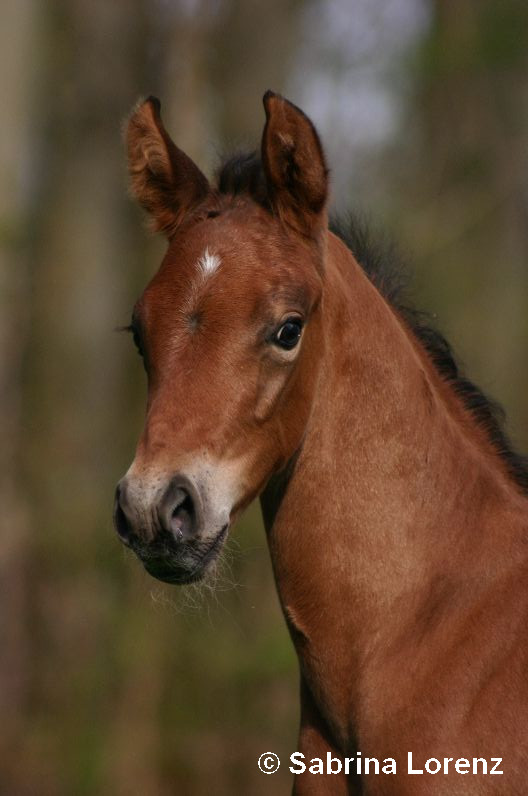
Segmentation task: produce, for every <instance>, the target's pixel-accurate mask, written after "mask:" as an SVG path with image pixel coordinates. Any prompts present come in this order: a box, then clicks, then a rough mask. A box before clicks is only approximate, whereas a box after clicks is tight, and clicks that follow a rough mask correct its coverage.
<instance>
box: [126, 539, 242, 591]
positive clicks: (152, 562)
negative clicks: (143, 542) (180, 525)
mask: <svg viewBox="0 0 528 796" xmlns="http://www.w3.org/2000/svg"><path fill="white" fill-rule="evenodd" d="M228 530H229V526H228V525H224V527H223V528H222V529H221V531H220V532H219V533H217V535H216V536H215V537H214V539H213V541H212V543H211V544H210V545H209V546H208V547H207V548H206V549H205V551H204V552H203V554H202V555H201V557H199V558H196V555H193V557H192V558H191V559H189V560H186V557H185V556H182V557H178V558H177V559H176V558H175V557H174V556H169V557H166V558H165V557H164V558H147V559H143V558H142V557H141V556H140V557H141V560H142V563H143V566H144V567H145V569H146V571H147V572H148V573H149V575H152V577H153V578H156V580H161V581H163V583H170V584H171V585H176V586H185V585H187V584H190V583H197V582H198V581H200V580H201V579H202V578H203V577H204V575H205V573H206V572H207V570H208V569H209V567H210V566H211V565H212V564H213V562H214V561H215V560H216V559H217V558H218V555H219V554H220V551H221V549H222V546H223V543H224V541H225V538H226V536H227V533H228Z"/></svg>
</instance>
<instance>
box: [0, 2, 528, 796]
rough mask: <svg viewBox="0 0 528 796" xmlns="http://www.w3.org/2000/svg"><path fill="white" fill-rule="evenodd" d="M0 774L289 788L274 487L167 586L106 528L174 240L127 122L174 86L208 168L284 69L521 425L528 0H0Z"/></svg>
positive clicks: (165, 98)
mask: <svg viewBox="0 0 528 796" xmlns="http://www.w3.org/2000/svg"><path fill="white" fill-rule="evenodd" d="M0 21H1V24H0V87H1V109H2V123H1V126H0V168H1V172H0V257H1V260H0V263H1V268H0V280H1V281H0V308H1V309H0V385H1V401H2V403H1V423H0V435H1V436H0V462H1V482H0V517H1V519H0V523H1V544H0V583H1V601H0V791H1V792H2V793H5V794H9V796H30V795H31V796H32V795H33V794H35V795H36V794H38V796H71V795H72V794H75V796H84V794H103V795H106V794H108V795H110V794H111V795H112V796H128V795H129V794H134V795H135V794H141V795H142V796H169V794H171V795H172V794H183V796H203V795H204V794H214V795H215V796H224V795H225V796H227V795H228V794H229V795H230V796H232V794H279V793H288V792H289V787H290V775H289V774H288V772H287V771H286V768H287V766H286V765H285V763H283V767H282V769H281V771H280V773H279V774H277V775H275V776H274V777H266V776H263V775H262V774H261V773H260V772H259V771H258V770H257V766H256V760H257V757H258V755H259V754H260V753H261V752H263V751H268V750H273V751H275V752H277V753H279V754H280V755H282V756H283V758H286V757H287V755H289V754H290V753H291V752H292V751H294V749H295V743H296V732H297V723H298V696H297V688H298V684H297V671H296V662H295V658H294V654H293V652H292V648H291V645H290V642H289V639H288V637H287V633H286V630H285V627H284V624H283V621H282V618H281V615H280V611H279V608H278V603H277V598H276V596H275V591H274V585H273V580H272V575H271V568H270V564H269V560H268V553H267V549H266V545H265V538H264V533H263V531H262V528H261V524H260V515H259V510H258V507H254V509H252V510H251V511H250V512H249V515H248V517H247V518H246V519H245V520H244V521H243V522H241V523H240V525H239V527H238V528H237V530H236V532H235V533H234V538H233V540H232V541H231V543H230V545H229V550H228V553H227V562H226V565H225V568H224V574H223V576H222V577H221V578H220V580H219V582H218V584H217V588H216V589H215V590H207V589H202V590H200V589H188V590H185V591H184V590H178V589H176V588H171V587H168V586H167V587H164V586H163V585H161V584H158V583H156V582H155V581H153V580H151V579H149V578H148V576H147V575H145V574H144V573H143V572H142V570H141V568H140V566H139V565H138V563H137V562H136V560H135V559H134V558H133V557H131V556H129V555H127V554H126V553H125V552H124V551H123V549H122V547H121V545H120V544H119V543H118V542H117V539H116V538H115V534H114V531H113V529H112V524H111V507H112V496H113V489H114V485H115V482H116V481H117V479H118V478H119V477H120V476H121V475H122V473H123V472H124V471H125V469H126V468H127V467H128V464H129V462H130V460H131V458H132V455H133V450H134V445H135V441H136V437H137V435H138V433H139V430H140V428H141V424H142V415H143V407H144V399H145V384H144V379H143V371H142V368H141V366H140V363H139V361H138V359H137V356H136V354H135V352H134V350H133V346H132V344H131V341H130V339H128V337H127V336H126V335H122V334H118V333H116V332H114V328H115V327H117V326H121V325H123V324H126V323H128V320H129V316H130V310H131V307H132V304H133V302H134V300H135V298H136V297H137V295H138V294H139V292H140V290H141V288H142V286H143V285H144V283H145V282H146V280H147V279H148V278H149V276H150V275H151V274H153V272H154V271H155V269H156V267H157V265H158V263H159V260H160V257H161V253H162V251H163V243H162V242H161V241H159V240H156V239H153V238H149V236H148V235H147V234H146V233H145V231H144V226H143V220H142V218H141V214H140V212H139V211H138V210H137V208H136V207H135V206H133V205H132V203H131V201H130V200H129V199H128V198H127V194H126V175H125V166H124V157H123V152H122V143H121V133H120V128H121V124H122V121H123V119H124V118H125V117H126V115H127V113H128V112H129V110H130V109H131V107H132V105H133V104H134V102H135V101H136V100H137V98H138V97H139V96H140V95H145V94H149V93H153V94H156V95H157V96H159V97H160V98H161V99H162V103H163V109H164V118H165V121H166V124H167V126H168V128H169V129H170V130H171V131H172V133H173V135H174V138H175V140H176V141H177V143H178V144H179V145H180V146H181V147H182V148H183V149H185V150H186V151H187V152H188V153H189V154H190V155H191V156H192V157H194V158H195V159H196V160H197V161H198V163H199V164H200V165H201V166H202V168H203V169H204V170H206V171H207V172H209V173H210V172H211V171H212V170H213V169H214V167H215V164H216V163H217V162H218V159H219V157H220V156H221V154H222V153H223V152H227V151H229V150H230V149H231V148H233V147H240V146H250V147H254V146H256V145H258V142H259V138H260V134H261V129H262V125H263V111H262V106H261V97H262V94H263V92H264V90H265V89H267V88H273V89H274V90H276V91H280V92H282V93H284V94H285V95H286V96H288V97H289V98H291V99H292V100H293V101H295V102H296V103H297V104H298V105H300V106H301V107H303V108H304V109H305V110H306V112H307V113H308V114H309V115H310V116H311V117H312V118H313V120H314V121H315V123H316V124H317V126H318V128H319V130H320V133H321V135H322V138H323V141H324V143H325V146H326V149H327V153H328V158H329V161H330V164H331V166H332V174H333V190H334V193H333V202H334V205H335V206H338V207H341V208H344V207H346V206H353V207H362V208H363V209H364V211H365V212H366V213H367V214H369V215H370V216H371V217H372V218H373V219H375V222H376V224H377V225H378V226H380V227H381V228H383V229H385V230H388V231H389V233H390V234H391V235H392V236H393V237H395V239H396V240H397V241H398V243H399V245H400V247H401V248H402V249H403V250H404V251H406V252H408V253H409V255H410V260H411V262H412V264H413V273H414V280H413V285H414V293H415V295H416V300H417V302H418V304H419V305H421V306H423V307H425V308H427V309H428V310H429V311H430V312H432V313H433V314H434V315H436V316H437V323H438V325H439V326H440V327H441V328H442V329H443V330H444V332H445V333H446V334H447V336H448V338H449V339H450V340H451V341H452V342H453V343H454V344H455V349H456V350H457V351H458V353H459V355H460V357H461V359H462V361H463V362H464V363H465V366H466V370H467V371H468V372H469V374H470V375H471V376H473V377H474V379H475V380H476V381H477V382H478V383H480V384H481V385H482V386H483V387H484V388H485V389H486V390H488V391H489V392H491V393H492V394H493V395H494V396H495V397H497V398H498V399H499V400H500V401H501V402H502V403H503V405H504V406H505V407H506V409H507V413H508V427H509V430H510V434H511V436H512V438H513V439H514V440H515V441H516V443H517V444H518V446H519V447H521V448H523V447H524V449H526V448H528V402H527V396H528V372H527V367H526V366H527V352H528V312H527V309H528V172H527V153H528V4H527V3H526V2H525V0H519V2H516V1H515V0H327V2H324V1H323V0H302V1H301V0H266V2H262V0H244V1H243V0H209V1H207V0H150V1H149V0H112V2H107V0H90V2H86V0H46V2H40V1H39V0H3V2H2V7H1V11H0Z"/></svg>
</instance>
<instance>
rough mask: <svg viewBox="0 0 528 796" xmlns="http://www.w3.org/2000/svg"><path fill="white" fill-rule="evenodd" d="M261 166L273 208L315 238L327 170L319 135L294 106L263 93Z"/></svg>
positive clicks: (322, 211) (322, 216)
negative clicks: (263, 120)
mask: <svg viewBox="0 0 528 796" xmlns="http://www.w3.org/2000/svg"><path fill="white" fill-rule="evenodd" d="M263 101H264V109H265V111H266V125H265V127H264V134H263V136H262V164H263V167H264V172H265V174H266V180H267V184H268V191H269V195H270V199H271V204H272V206H273V209H274V210H275V211H276V212H277V213H278V214H279V216H280V217H281V218H282V219H283V220H284V221H286V222H287V223H288V224H290V225H291V226H293V227H295V229H297V230H298V231H300V232H302V233H303V234H305V235H309V236H315V235H316V234H317V232H318V231H319V230H320V229H321V226H322V224H323V223H324V222H325V220H326V216H325V206H326V199H327V196H328V169H327V167H326V162H325V156H324V153H323V148H322V146H321V142H320V140H319V136H318V135H317V132H316V130H315V127H314V126H313V124H312V122H311V121H310V119H308V117H307V116H305V114H304V113H303V112H302V111H301V110H300V109H299V108H297V107H296V106H295V105H293V104H292V103H291V102H288V100H286V99H284V97H281V96H280V95H279V94H274V93H273V92H272V91H267V92H266V93H265V94H264V100H263Z"/></svg>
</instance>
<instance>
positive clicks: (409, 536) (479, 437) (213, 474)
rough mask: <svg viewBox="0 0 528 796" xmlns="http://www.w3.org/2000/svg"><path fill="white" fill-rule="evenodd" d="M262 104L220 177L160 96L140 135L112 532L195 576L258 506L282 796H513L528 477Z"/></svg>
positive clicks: (316, 149)
mask: <svg viewBox="0 0 528 796" xmlns="http://www.w3.org/2000/svg"><path fill="white" fill-rule="evenodd" d="M264 107H265V112H266V123H265V127H264V132H263V137H262V145H261V152H260V156H257V155H252V156H247V157H238V158H234V159H232V160H230V161H228V162H226V163H225V164H224V166H223V167H222V168H221V170H220V172H219V175H218V178H217V180H216V182H215V183H214V184H211V183H210V182H209V181H208V180H207V179H206V177H205V176H204V175H203V173H202V172H201V171H200V170H199V168H198V166H196V165H195V163H194V162H193V161H192V160H191V159H190V158H189V157H187V155H185V154H184V153H183V152H182V151H181V150H180V149H178V148H177V147H176V145H175V144H174V143H173V141H172V140H171V138H170V136H169V134H168V133H167V131H166V129H165V128H164V126H163V123H162V120H161V116H160V104H159V102H158V100H156V99H154V98H149V99H147V100H146V101H144V102H142V103H141V104H139V105H138V106H137V107H136V109H135V110H134V112H133V114H132V116H131V118H130V120H129V122H128V126H127V130H126V140H127V146H128V164H129V171H130V176H131V186H132V192H133V195H134V196H135V197H136V198H137V200H138V201H139V203H140V204H141V205H142V206H143V207H144V208H145V209H146V210H147V212H148V213H149V214H150V217H151V219H152V224H153V227H154V229H155V230H157V231H159V232H162V233H163V234H164V235H165V236H166V237H167V239H168V248H167V252H166V255H165V257H164V259H163V262H162V264H161V267H160V269H159V271H158V272H157V273H156V275H155V276H154V278H153V279H152V281H151V282H150V284H149V285H148V286H147V288H146V289H145V291H144V292H143V294H142V296H141V298H140V299H139V300H138V302H137V303H136V305H135V307H134V311H133V317H132V324H131V331H132V333H133V335H134V340H135V343H136V345H137V347H138V348H139V351H140V353H141V355H142V357H143V360H144V364H145V368H146V371H147V374H148V402H147V413H146V421H145V427H144V430H143V433H142V436H141V438H140V440H139V443H138V446H137V451H136V455H135V458H134V461H133V463H132V465H131V467H130V469H129V470H128V472H127V474H126V476H125V477H124V478H123V479H122V480H121V481H120V483H119V485H118V488H117V493H116V500H115V526H116V529H117V532H118V534H119V536H120V537H121V539H122V541H123V542H124V543H125V544H126V545H128V546H130V547H131V548H132V549H133V550H134V551H135V552H136V553H137V555H138V556H139V558H140V559H141V561H142V562H143V564H144V566H145V568H146V570H147V571H148V572H149V573H150V574H151V575H153V576H154V577H156V578H159V579H160V580H163V581H166V582H168V583H174V584H184V583H190V582H192V581H195V580H198V579H200V578H201V577H202V576H203V574H204V573H205V572H206V571H207V570H208V569H209V568H210V567H211V566H212V565H213V562H214V561H215V559H216V557H217V556H218V554H219V553H220V550H221V548H222V545H223V543H224V541H225V539H226V537H227V535H228V532H229V529H230V528H231V526H232V525H233V523H234V522H235V520H236V519H237V517H238V516H239V515H240V513H241V512H242V511H243V510H244V509H245V508H246V507H247V506H248V505H249V503H251V501H252V500H253V499H254V498H256V497H257V496H260V501H261V505H262V511H263V517H264V523H265V528H266V534H267V540H268V544H269V549H270V552H271V559H272V564H273V569H274V575H275V579H276V584H277V590H278V594H279V597H280V602H281V606H282V610H283V612H284V616H285V620H286V622H287V625H288V628H289V631H290V634H291V638H292V641H293V644H294V646H295V649H296V652H297V655H298V659H299V666H300V679H301V722H300V733H299V754H297V755H296V756H295V764H292V765H291V767H290V768H291V770H292V771H293V772H294V773H296V777H295V779H294V793H296V794H346V793H351V794H369V796H378V795H381V794H405V796H411V795H412V794H420V795H421V794H435V795H436V794H464V796H473V795H475V796H476V795H477V794H478V795H479V796H483V795H484V794H499V793H500V794H501V796H514V794H516V795H517V796H520V795H521V794H527V793H528V733H527V729H528V726H527V725H528V712H527V711H528V632H527V631H528V621H527V620H528V468H527V466H526V461H525V460H524V459H523V458H522V457H521V456H520V455H518V454H516V453H515V452H514V451H513V449H512V448H511V446H510V445H509V443H508V441H507V438H506V436H505V434H504V433H503V431H502V428H501V425H500V423H499V420H498V419H497V416H496V413H495V412H494V408H493V405H492V404H491V403H490V402H489V401H488V400H487V399H486V398H485V397H484V396H483V394H482V393H481V392H480V391H479V390H478V389H477V388H476V387H475V386H474V385H473V384H472V383H471V382H469V381H468V380H466V379H465V378H463V377H462V376H461V375H460V374H459V372H458V370H457V367H456V365H455V362H454V359H453V357H452V354H451V351H450V349H449V346H448V345H447V343H446V342H445V340H444V339H443V338H442V337H441V336H440V335H439V334H437V333H435V332H433V331H432V330H431V329H429V328H428V326H426V325H425V323H424V322H423V320H422V316H420V315H419V314H416V313H413V312H412V311H411V310H408V309H406V308H405V307H404V306H403V305H402V304H401V303H399V302H398V299H397V297H396V296H395V295H393V292H394V291H393V289H392V287H391V284H392V283H391V282H390V280H387V275H386V273H384V271H383V264H382V265H381V266H380V263H379V262H378V260H379V258H378V256H377V254H376V252H375V251H373V250H372V249H371V248H369V246H368V244H365V241H364V238H363V233H362V232H361V231H360V230H359V228H358V227H355V226H354V223H352V224H351V229H350V230H349V233H348V234H349V245H347V243H346V240H343V237H345V238H346V236H343V235H341V236H340V235H337V234H335V233H334V232H332V231H330V229H329V226H328V217H327V197H328V169H327V165H326V161H325V156H324V153H323V149H322V146H321V143H320V140H319V137H318V134H317V132H316V130H315V128H314V126H313V124H312V123H311V121H310V120H309V119H308V118H307V117H306V116H305V115H304V113H303V112H302V111H301V110H299V109H298V108H297V107H296V106H295V105H293V104H291V103H290V102H288V101H287V100H286V99H284V98H283V97H281V96H280V95H278V94H274V93H272V92H267V93H266V94H265V96H264ZM358 230H359V231H358ZM409 755H412V759H411V760H410V759H409ZM367 756H368V757H369V758H370V760H371V764H370V768H368V771H366V770H365V769H366V768H367V766H366V765H364V764H365V763H366V760H365V758H366V757H367ZM375 760H377V761H379V766H380V769H379V772H377V771H376V768H375V762H372V761H375ZM299 761H301V762H299ZM303 761H304V762H303ZM317 761H319V762H317ZM338 763H339V766H338ZM320 766H322V767H323V769H324V770H323V771H322V773H317V772H321V768H320ZM328 766H330V770H328ZM338 767H339V768H340V770H339V771H337V769H338ZM382 767H384V768H383V770H382ZM333 772H336V773H333ZM347 772H348V773H347Z"/></svg>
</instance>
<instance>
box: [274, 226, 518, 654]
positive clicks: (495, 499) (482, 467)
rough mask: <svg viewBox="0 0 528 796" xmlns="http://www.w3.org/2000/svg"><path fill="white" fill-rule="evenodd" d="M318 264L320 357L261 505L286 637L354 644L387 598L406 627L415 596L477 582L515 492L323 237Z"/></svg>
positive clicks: (345, 253) (418, 354) (457, 407)
mask: <svg viewBox="0 0 528 796" xmlns="http://www.w3.org/2000/svg"><path fill="white" fill-rule="evenodd" d="M327 260H328V263H327V273H326V286H325V295H324V310H323V312H324V318H325V321H324V324H325V335H326V343H325V345H326V353H325V358H324V362H323V363H322V366H321V368H322V369H321V373H320V378H319V382H318V388H317V394H316V396H315V401H314V405H313V409H312V413H311V417H310V421H309V424H308V426H307V429H306V435H305V439H304V442H303V446H302V448H301V450H300V451H299V452H298V454H297V456H296V458H295V461H293V462H292V463H291V467H290V471H289V472H287V473H286V474H284V475H283V476H282V477H279V478H276V479H274V481H273V482H272V483H271V484H270V485H269V487H268V488H267V489H266V491H265V493H264V495H263V497H262V506H263V514H264V519H265V523H266V527H267V531H268V539H269V544H270V550H271V556H272V561H273V565H274V571H275V576H276V580H277V585H278V590H279V594H280V597H281V601H282V604H283V607H284V610H285V613H286V617H287V619H288V621H289V624H290V627H291V629H292V632H293V633H294V639H295V638H297V639H299V638H304V639H305V640H306V639H307V638H308V639H312V640H314V639H315V638H316V637H319V638H320V640H321V641H322V642H324V636H325V635H326V638H327V640H328V643H329V644H330V646H332V644H333V645H334V646H333V648H334V652H335V642H333V641H332V639H335V638H336V636H339V637H340V638H341V639H342V640H343V643H345V644H347V645H348V647H347V649H348V650H352V649H356V650H357V651H358V652H360V649H359V648H360V647H361V645H362V644H363V646H365V645H366V644H367V643H368V639H369V635H370V637H371V636H372V631H373V627H376V631H377V632H379V633H383V632H385V630H387V631H389V628H390V627H391V626H392V627H394V624H395V619H394V611H393V609H394V606H395V605H398V611H399V617H400V618H401V619H402V622H403V623H405V618H407V620H408V618H409V617H408V615H409V612H416V611H419V610H420V606H419V603H420V601H421V600H422V595H425V596H426V597H427V599H433V597H432V595H433V596H434V595H437V592H442V593H444V591H445V594H446V596H447V595H448V594H449V584H454V583H455V582H457V581H460V580H461V579H462V578H467V577H470V575H471V573H473V574H474V575H475V578H476V580H478V578H479V571H480V570H481V571H482V572H481V574H482V573H484V572H485V570H486V567H488V569H489V555H490V554H491V555H494V556H495V554H494V553H493V552H492V544H493V541H494V543H495V544H496V543H497V541H500V533H502V531H499V530H498V521H497V518H498V515H499V514H500V513H501V512H502V511H506V510H513V509H512V507H515V505H517V507H518V508H519V507H521V508H522V506H521V505H520V503H521V502H523V501H524V499H523V498H522V497H521V496H520V495H518V493H517V490H516V488H515V486H514V485H513V484H512V483H511V482H510V481H509V478H508V476H507V474H506V470H505V467H504V466H503V464H502V460H501V459H500V458H499V457H498V454H497V453H496V451H495V450H494V448H493V447H492V445H491V443H490V442H489V441H488V438H487V436H486V433H485V431H484V430H483V429H481V428H480V427H479V426H478V424H477V422H476V421H475V420H474V419H473V418H472V416H471V415H470V413H469V411H468V410H466V409H465V407H464V406H463V404H462V402H461V400H460V399H459V398H458V397H457V396H456V394H455V392H454V390H452V388H451V387H450V386H449V385H448V384H446V383H445V382H444V381H443V380H442V378H441V376H440V375H439V374H438V373H437V371H436V369H435V367H434V366H433V364H432V362H431V361H430V359H429V356H428V354H427V352H426V351H425V349H423V348H422V346H421V344H420V343H419V342H418V340H417V339H416V338H415V337H414V335H413V333H412V332H411V331H410V330H409V329H408V328H407V327H406V325H405V323H404V322H403V321H402V319H401V318H400V317H399V316H398V314H397V313H396V312H395V310H394V309H393V308H392V307H390V306H389V305H388V303H387V302H386V301H385V300H384V299H383V297H382V296H381V295H380V294H379V292H378V291H377V290H376V288H375V287H374V286H373V285H372V284H371V283H370V281H369V280H368V279H367V277H366V276H365V274H364V273H363V271H362V269H361V268H360V267H359V266H358V264H357V263H356V261H355V260H354V258H353V257H352V255H351V253H350V252H349V250H348V249H346V247H345V246H344V245H343V244H342V243H341V241H339V240H338V239H337V238H335V237H334V236H330V237H329V243H328V258H327ZM524 510H526V503H525V502H524ZM514 526H515V522H511V521H510V522H508V523H506V524H505V527H506V528H507V529H509V530H508V531H505V532H510V533H513V532H514ZM492 540H493V541H492ZM495 561H496V559H495ZM497 569H498V571H499V570H500V563H497ZM439 584H444V586H442V587H440V586H439ZM424 599H425V597H424ZM435 599H436V598H435ZM437 599H439V600H440V599H441V594H438V595H437ZM339 606H342V608H339ZM345 606H346V608H345ZM323 617H324V618H323ZM314 643H315V641H314Z"/></svg>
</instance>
